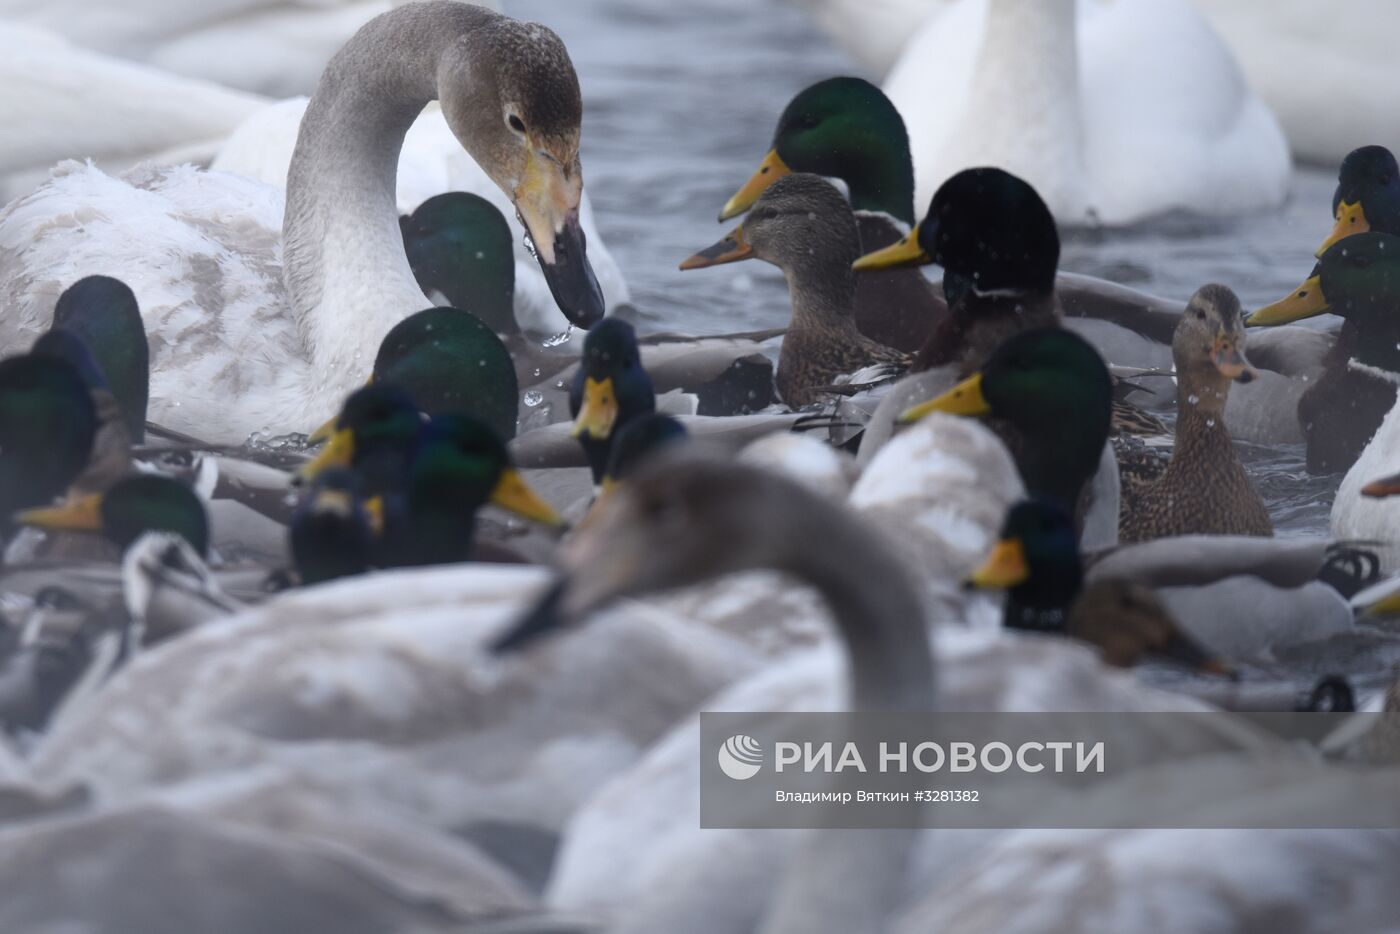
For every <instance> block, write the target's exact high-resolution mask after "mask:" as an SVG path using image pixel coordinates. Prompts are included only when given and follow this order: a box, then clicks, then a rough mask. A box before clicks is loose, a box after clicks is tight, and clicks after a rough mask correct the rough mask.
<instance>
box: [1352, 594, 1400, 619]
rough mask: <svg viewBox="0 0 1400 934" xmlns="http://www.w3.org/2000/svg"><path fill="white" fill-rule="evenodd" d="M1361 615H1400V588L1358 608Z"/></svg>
mask: <svg viewBox="0 0 1400 934" xmlns="http://www.w3.org/2000/svg"><path fill="white" fill-rule="evenodd" d="M1358 611H1359V615H1361V616H1396V615H1400V590H1396V591H1393V592H1391V593H1388V594H1386V595H1385V596H1384V597H1381V598H1380V599H1379V600H1376V601H1374V602H1372V603H1368V604H1366V605H1365V606H1362V607H1359V608H1358Z"/></svg>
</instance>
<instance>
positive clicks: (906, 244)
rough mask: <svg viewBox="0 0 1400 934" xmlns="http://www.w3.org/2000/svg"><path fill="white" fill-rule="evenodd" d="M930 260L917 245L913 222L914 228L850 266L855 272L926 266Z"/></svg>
mask: <svg viewBox="0 0 1400 934" xmlns="http://www.w3.org/2000/svg"><path fill="white" fill-rule="evenodd" d="M931 262H933V257H931V256H929V255H928V254H927V253H925V252H924V248H923V247H922V246H920V245H919V226H918V225H917V224H915V225H914V229H913V230H911V231H909V233H908V234H907V235H906V236H904V237H902V238H900V240H899V241H898V242H897V243H891V244H890V245H889V246H887V247H885V248H884V249H883V250H876V251H875V252H874V253H867V254H865V255H864V256H862V257H861V258H860V259H858V260H856V261H855V262H854V263H852V264H851V268H852V269H854V270H855V271H856V272H868V271H870V270H872V269H902V268H904V267H906V266H927V265H928V264H929V263H931Z"/></svg>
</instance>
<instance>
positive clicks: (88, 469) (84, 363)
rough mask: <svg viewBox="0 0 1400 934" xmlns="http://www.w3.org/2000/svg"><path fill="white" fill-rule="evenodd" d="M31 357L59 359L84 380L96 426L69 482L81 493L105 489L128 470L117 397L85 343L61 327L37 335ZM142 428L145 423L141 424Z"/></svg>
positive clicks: (128, 440)
mask: <svg viewBox="0 0 1400 934" xmlns="http://www.w3.org/2000/svg"><path fill="white" fill-rule="evenodd" d="M29 353H30V355H31V356H38V357H49V358H51V359H55V360H62V361H63V362H65V363H67V364H68V365H69V366H71V367H72V368H73V371H74V372H75V373H77V374H78V375H79V376H80V377H81V378H82V380H83V385H85V386H86V387H87V389H88V394H89V396H90V397H91V399H92V411H93V415H94V416H95V417H96V420H97V421H96V424H97V429H96V432H95V434H94V435H93V439H92V450H91V452H90V453H89V455H88V461H87V465H86V466H85V467H84V468H83V472H82V473H81V474H80V475H79V476H78V477H77V479H75V480H74V481H73V483H72V485H71V486H72V489H73V490H75V491H77V492H80V493H95V492H101V491H102V490H105V489H107V488H108V487H110V486H111V485H112V484H113V483H115V482H116V481H118V480H120V479H121V478H122V477H124V476H126V475H127V473H129V472H130V470H131V436H130V435H129V434H128V431H127V425H128V422H127V420H126V419H125V418H124V417H123V416H124V414H125V413H124V412H123V411H122V409H121V406H120V404H119V403H118V401H117V398H116V396H115V395H114V394H113V393H112V391H111V390H110V389H109V388H108V386H107V381H106V380H105V379H104V378H103V376H102V373H101V372H100V370H99V367H98V364H97V361H96V360H94V359H93V356H92V353H91V352H90V351H89V347H88V344H87V343H86V342H85V341H83V340H82V339H81V338H79V337H78V336H77V335H76V334H73V333H72V332H70V331H68V330H65V329H64V328H58V327H56V328H54V329H52V330H50V331H48V332H46V333H44V334H43V335H41V336H40V337H39V339H38V340H37V341H35V342H34V347H33V348H32V349H31V350H30V351H29ZM142 427H143V429H144V427H145V425H144V423H143V424H142Z"/></svg>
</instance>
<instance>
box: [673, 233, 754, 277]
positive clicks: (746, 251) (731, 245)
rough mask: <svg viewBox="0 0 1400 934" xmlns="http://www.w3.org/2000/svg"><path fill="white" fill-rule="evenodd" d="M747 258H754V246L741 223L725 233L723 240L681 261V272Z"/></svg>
mask: <svg viewBox="0 0 1400 934" xmlns="http://www.w3.org/2000/svg"><path fill="white" fill-rule="evenodd" d="M745 259H753V247H751V246H749V243H748V241H747V240H746V239H744V225H743V224H740V225H739V226H738V227H735V228H734V229H733V230H731V231H730V232H729V233H727V234H725V235H724V238H723V239H722V240H719V241H718V242H716V243H714V244H712V245H710V246H707V247H705V249H703V250H701V251H700V252H699V253H696V254H695V255H694V256H692V257H690V258H689V259H687V260H686V261H685V262H683V263H681V272H688V271H689V270H692V269H708V268H709V267H711V266H723V265H724V264H725V263H737V262H739V261H740V260H745Z"/></svg>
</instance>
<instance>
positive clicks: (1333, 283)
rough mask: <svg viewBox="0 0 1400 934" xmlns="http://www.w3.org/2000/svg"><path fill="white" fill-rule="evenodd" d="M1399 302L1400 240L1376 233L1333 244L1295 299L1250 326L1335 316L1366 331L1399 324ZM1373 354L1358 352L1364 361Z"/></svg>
mask: <svg viewBox="0 0 1400 934" xmlns="http://www.w3.org/2000/svg"><path fill="white" fill-rule="evenodd" d="M1397 302H1400V236H1395V235H1392V234H1385V233H1380V232H1379V231H1374V230H1372V231H1368V232H1366V233H1362V234H1354V235H1352V236H1350V237H1347V238H1345V239H1343V240H1340V241H1338V242H1337V243H1335V244H1333V245H1332V246H1331V247H1330V248H1328V250H1327V252H1326V253H1324V254H1322V258H1321V259H1320V260H1319V261H1318V264H1317V267H1316V269H1315V270H1314V272H1313V275H1312V276H1311V277H1309V279H1308V280H1307V281H1306V282H1304V283H1303V284H1302V285H1300V286H1299V287H1298V289H1297V290H1295V291H1294V293H1293V294H1292V295H1290V296H1289V297H1288V298H1286V299H1284V300H1283V301H1281V302H1275V303H1274V304H1272V305H1269V306H1267V307H1265V308H1261V309H1259V310H1258V311H1256V312H1254V314H1252V315H1250V316H1249V319H1248V321H1247V322H1246V324H1248V325H1249V326H1250V327H1255V326H1261V325H1262V326H1270V325H1276V324H1287V323H1289V322H1292V321H1299V320H1302V319H1304V318H1312V317H1315V316H1317V315H1321V314H1328V313H1331V314H1335V315H1339V316H1341V317H1343V318H1346V319H1347V320H1348V321H1352V322H1355V323H1356V324H1358V325H1361V326H1363V327H1366V326H1367V325H1382V324H1386V323H1388V322H1390V321H1393V320H1394V319H1395V318H1396V316H1395V314H1394V311H1393V310H1394V309H1395V308H1396V307H1397ZM1367 330H1370V328H1367ZM1368 349H1372V350H1374V349H1377V348H1367V347H1365V346H1362V347H1359V350H1360V356H1361V357H1362V358H1363V359H1364V358H1365V357H1366V356H1367V354H1366V351H1367V350H1368Z"/></svg>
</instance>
